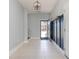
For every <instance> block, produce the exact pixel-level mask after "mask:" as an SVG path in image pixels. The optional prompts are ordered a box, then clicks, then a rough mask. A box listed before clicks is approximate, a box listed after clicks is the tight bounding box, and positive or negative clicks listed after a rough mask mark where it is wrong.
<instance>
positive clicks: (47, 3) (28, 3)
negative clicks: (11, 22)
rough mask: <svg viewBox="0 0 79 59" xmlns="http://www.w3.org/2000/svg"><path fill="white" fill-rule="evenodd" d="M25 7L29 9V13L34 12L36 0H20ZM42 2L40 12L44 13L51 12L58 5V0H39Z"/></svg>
mask: <svg viewBox="0 0 79 59" xmlns="http://www.w3.org/2000/svg"><path fill="white" fill-rule="evenodd" d="M18 1H19V2H20V3H21V4H22V5H23V7H24V8H25V9H27V11H28V12H29V13H32V12H34V10H33V3H34V2H35V1H36V0H18ZM39 1H40V3H41V10H40V12H43V13H49V12H51V10H52V9H53V8H54V6H55V5H56V3H57V0H39Z"/></svg>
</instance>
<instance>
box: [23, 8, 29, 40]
mask: <svg viewBox="0 0 79 59" xmlns="http://www.w3.org/2000/svg"><path fill="white" fill-rule="evenodd" d="M27 37H28V13H27V10H26V9H24V40H25V41H26V40H27Z"/></svg>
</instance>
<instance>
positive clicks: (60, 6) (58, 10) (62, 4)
mask: <svg viewBox="0 0 79 59" xmlns="http://www.w3.org/2000/svg"><path fill="white" fill-rule="evenodd" d="M61 14H64V29H65V31H64V46H65V53H66V55H67V56H69V1H68V0H60V1H58V3H57V5H56V6H55V8H54V10H52V13H51V18H52V19H53V20H54V19H55V18H56V17H57V16H59V15H61Z"/></svg>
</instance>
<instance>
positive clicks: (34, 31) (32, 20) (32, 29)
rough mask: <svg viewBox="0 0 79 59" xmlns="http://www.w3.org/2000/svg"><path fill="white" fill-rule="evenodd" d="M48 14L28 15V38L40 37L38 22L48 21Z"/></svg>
mask: <svg viewBox="0 0 79 59" xmlns="http://www.w3.org/2000/svg"><path fill="white" fill-rule="evenodd" d="M48 19H49V14H47V13H31V14H28V22H29V33H30V34H29V36H30V37H38V38H39V37H40V20H48Z"/></svg>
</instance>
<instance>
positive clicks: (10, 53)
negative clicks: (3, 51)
mask: <svg viewBox="0 0 79 59" xmlns="http://www.w3.org/2000/svg"><path fill="white" fill-rule="evenodd" d="M23 44H24V41H23V42H21V43H20V44H19V45H17V46H16V47H15V48H14V49H12V50H11V51H10V52H9V56H11V55H13V54H14V53H15V52H16V51H17V50H18V49H19V48H20V47H21V46H22V45H23Z"/></svg>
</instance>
